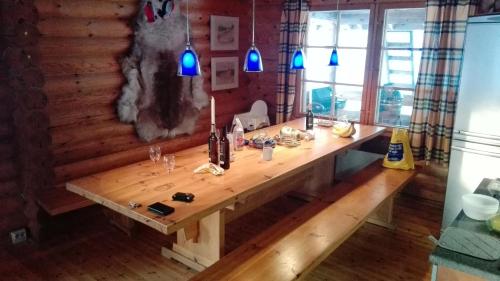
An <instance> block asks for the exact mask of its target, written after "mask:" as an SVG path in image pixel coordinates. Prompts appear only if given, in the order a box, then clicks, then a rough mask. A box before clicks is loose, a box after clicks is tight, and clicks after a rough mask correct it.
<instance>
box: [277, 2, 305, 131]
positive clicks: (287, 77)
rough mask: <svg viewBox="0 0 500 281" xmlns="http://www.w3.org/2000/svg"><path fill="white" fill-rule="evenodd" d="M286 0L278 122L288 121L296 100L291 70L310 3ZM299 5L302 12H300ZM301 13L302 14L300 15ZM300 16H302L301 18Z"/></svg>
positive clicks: (294, 73)
mask: <svg viewBox="0 0 500 281" xmlns="http://www.w3.org/2000/svg"><path fill="white" fill-rule="evenodd" d="M299 1H300V0H285V1H284V4H283V11H282V13H281V26H280V44H279V54H278V83H277V97H276V123H277V124H279V123H282V122H285V121H288V120H289V119H290V117H291V115H292V111H293V105H294V102H295V89H296V85H295V84H296V75H297V71H296V70H290V61H291V59H292V55H293V52H294V51H295V49H296V48H297V47H298V46H299V43H300V42H299V30H300V40H301V41H302V42H303V40H304V38H305V33H306V28H307V16H308V11H309V3H308V1H306V0H303V1H302V3H301V4H300V3H299ZM299 6H301V10H302V11H301V12H300V13H299ZM299 15H300V16H299ZM299 17H300V18H299Z"/></svg>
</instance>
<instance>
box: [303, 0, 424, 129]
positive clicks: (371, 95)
mask: <svg viewBox="0 0 500 281" xmlns="http://www.w3.org/2000/svg"><path fill="white" fill-rule="evenodd" d="M382 1H384V0H382ZM386 1H387V0H386ZM405 8H425V1H405V2H381V3H380V2H379V3H373V2H366V3H359V2H358V3H355V4H345V3H342V4H339V10H363V9H367V10H370V17H369V26H368V45H367V52H366V62H365V77H364V80H363V91H362V97H361V109H360V118H359V123H361V124H369V125H374V124H375V121H376V115H377V102H378V87H379V85H378V84H379V81H380V71H381V70H380V66H381V55H382V48H383V47H382V40H383V37H384V19H385V11H386V10H388V9H405ZM335 10H336V4H335V3H331V4H330V3H328V4H322V5H318V6H312V7H311V9H310V11H312V12H316V11H318V12H319V11H335ZM337 37H338V34H337ZM336 43H338V42H336ZM304 75H305V74H304V71H301V73H300V74H299V75H297V90H298V91H297V93H299V95H298V99H299V100H298V102H296V103H295V107H294V115H295V116H301V117H302V116H304V115H305V112H304V111H303V109H305V107H304V97H303V92H302V88H303V85H304V84H303V83H304V81H305V77H304ZM331 84H335V83H331ZM377 126H381V127H387V128H392V126H388V125H382V124H377Z"/></svg>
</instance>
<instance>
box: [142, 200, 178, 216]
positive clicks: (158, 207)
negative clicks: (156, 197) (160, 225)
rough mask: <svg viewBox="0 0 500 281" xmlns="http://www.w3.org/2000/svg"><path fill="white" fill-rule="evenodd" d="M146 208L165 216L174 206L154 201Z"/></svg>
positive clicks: (171, 211) (172, 210)
mask: <svg viewBox="0 0 500 281" xmlns="http://www.w3.org/2000/svg"><path fill="white" fill-rule="evenodd" d="M148 210H149V211H151V212H153V213H156V214H159V215H162V216H166V215H168V214H171V213H173V212H174V211H175V209H174V208H172V207H170V206H167V205H165V204H163V203H160V202H156V203H153V204H151V205H149V206H148Z"/></svg>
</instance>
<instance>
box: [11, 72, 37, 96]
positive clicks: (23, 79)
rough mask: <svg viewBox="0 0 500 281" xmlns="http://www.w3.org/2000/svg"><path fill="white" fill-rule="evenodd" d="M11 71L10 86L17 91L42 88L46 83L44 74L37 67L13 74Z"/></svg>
mask: <svg viewBox="0 0 500 281" xmlns="http://www.w3.org/2000/svg"><path fill="white" fill-rule="evenodd" d="M13 71H14V69H11V73H10V74H11V79H10V86H11V87H12V88H14V89H16V90H18V91H19V90H25V89H29V88H41V87H42V86H43V84H44V83H45V80H44V76H43V73H42V71H41V70H40V69H38V68H36V67H28V68H24V69H22V70H20V71H19V72H13Z"/></svg>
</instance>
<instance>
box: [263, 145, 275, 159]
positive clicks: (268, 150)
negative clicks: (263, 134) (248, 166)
mask: <svg viewBox="0 0 500 281" xmlns="http://www.w3.org/2000/svg"><path fill="white" fill-rule="evenodd" d="M272 159H273V145H272V143H270V142H264V144H263V146H262V160H264V161H271V160H272Z"/></svg>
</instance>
